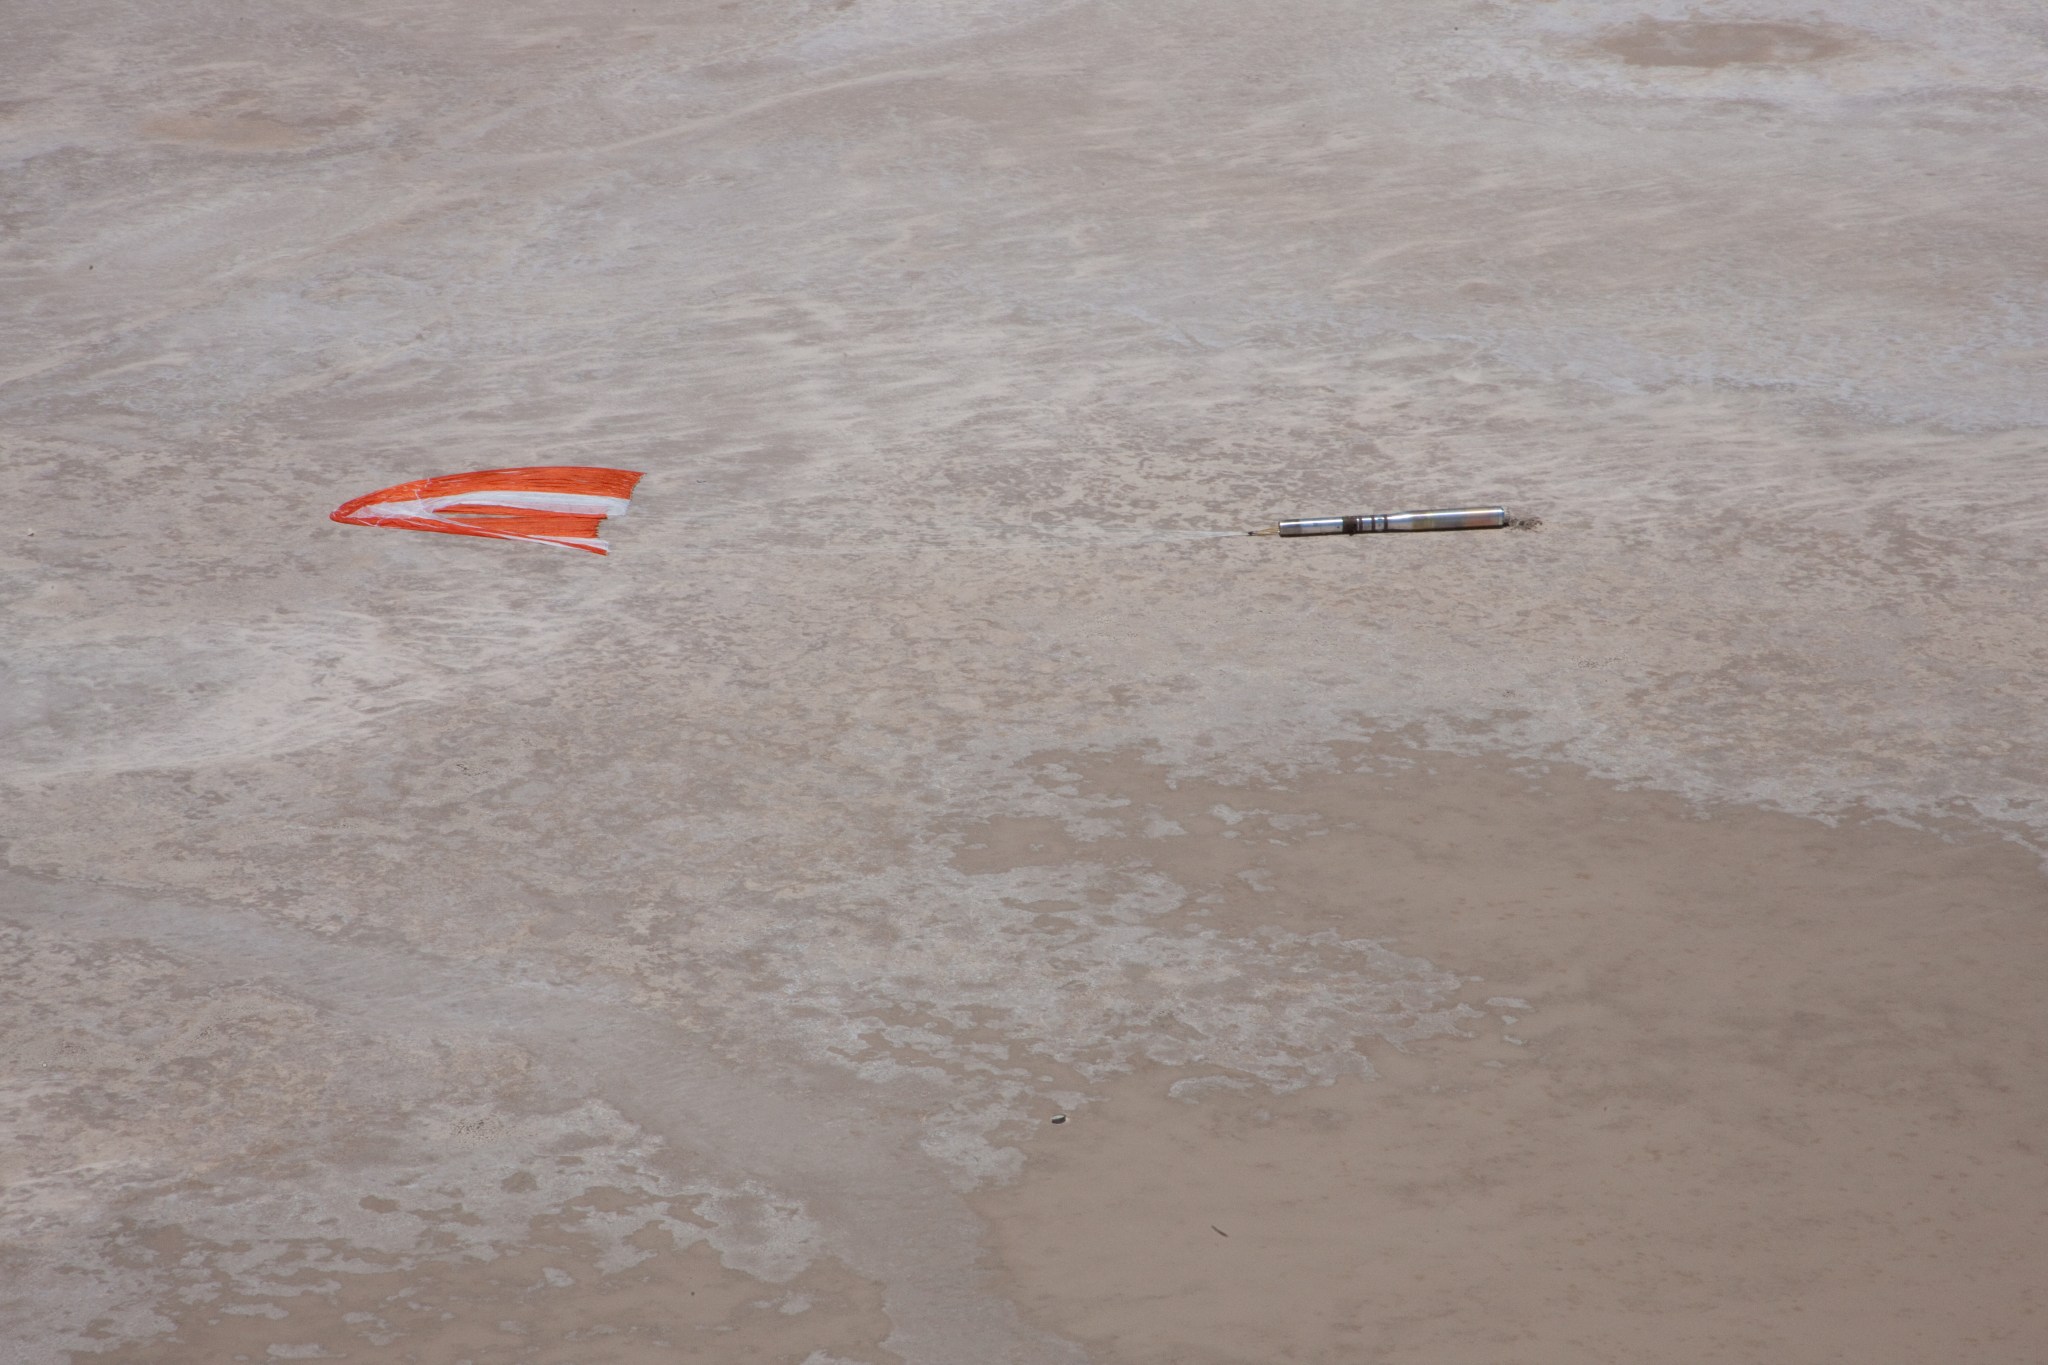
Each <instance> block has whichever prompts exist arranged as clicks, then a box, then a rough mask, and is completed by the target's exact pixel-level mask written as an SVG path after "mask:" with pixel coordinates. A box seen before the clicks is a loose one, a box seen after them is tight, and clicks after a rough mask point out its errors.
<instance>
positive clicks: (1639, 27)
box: [1592, 19, 1854, 70]
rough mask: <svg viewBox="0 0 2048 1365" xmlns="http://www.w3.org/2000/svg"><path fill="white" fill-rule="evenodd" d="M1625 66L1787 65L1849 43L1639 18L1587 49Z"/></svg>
mask: <svg viewBox="0 0 2048 1365" xmlns="http://www.w3.org/2000/svg"><path fill="white" fill-rule="evenodd" d="M1592 46H1593V49H1594V50H1595V51H1596V52H1601V53H1605V54H1606V55H1608V56H1611V57H1619V58H1620V59H1621V60H1622V61H1623V62H1624V63H1626V64H1627V65H1629V66H1680V67H1694V68H1697V69H1699V70H1713V69H1715V68H1718V67H1724V66H1792V65H1797V64H1799V63H1802V62H1818V61H1825V60H1826V59H1827V58H1830V57H1839V56H1841V55H1842V54H1843V53H1845V52H1848V51H1850V50H1851V49H1852V48H1853V47H1854V43H1853V42H1852V41H1851V40H1850V39H1849V37H1848V36H1847V35H1845V34H1843V33H1841V32H1839V31H1837V30H1834V29H1829V28H1822V27H1819V26H1816V25H1810V24H1787V23H1771V22H1764V21H1755V20H1748V21H1714V20H1706V19H1639V20H1637V21H1636V22H1635V23H1633V24H1629V25H1627V26H1626V27H1623V28H1619V29H1616V30H1614V31H1613V32H1611V33H1609V34H1608V35H1607V36H1606V37H1604V38H1602V39H1600V40H1598V41H1597V42H1595V43H1594V44H1593V45H1592Z"/></svg>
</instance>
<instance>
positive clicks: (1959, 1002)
mask: <svg viewBox="0 0 2048 1365" xmlns="http://www.w3.org/2000/svg"><path fill="white" fill-rule="evenodd" d="M1348 766H1349V769H1350V770H1349V771H1345V772H1338V773H1316V774H1302V775H1297V776H1293V777H1289V778H1276V779H1274V780H1270V781H1264V782H1257V783H1251V784H1245V785H1230V784H1220V783H1214V782H1206V781H1189V780H1181V779H1175V778H1172V777H1171V776H1169V774H1168V773H1167V772H1165V771H1164V770H1163V769H1161V768H1159V767H1157V766H1154V765H1151V764H1148V763H1146V762H1144V761H1142V760H1140V759H1138V758H1136V757H1135V756H1130V755H1083V754H1060V755H1053V756H1047V773H1048V778H1047V780H1048V781H1049V782H1059V783H1063V784H1071V785H1072V786H1074V787H1075V788H1076V789H1077V790H1078V791H1079V793H1080V794H1082V795H1084V796H1088V797H1093V798H1096V800H1097V802H1098V803H1099V804H1098V806H1097V808H1096V811H1095V817H1094V818H1096V819H1097V820H1100V821H1107V822H1109V823H1110V825H1112V826H1113V827H1114V829H1113V832H1109V833H1106V834H1103V833H1100V831H1101V829H1102V826H1101V825H1100V824H1095V825H1092V826H1091V827H1090V829H1089V830H1088V831H1085V832H1086V833H1091V834H1099V835H1100V837H1074V836H1073V835H1070V834H1066V833H1063V832H1062V831H1061V830H1059V829H1058V828H1057V827H1056V824H1055V823H1054V822H1050V821H1045V820H1040V819H997V820H992V821H990V822H988V823H987V824H986V825H985V826H981V827H978V828H977V829H975V830H972V831H970V832H969V833H968V837H967V840H966V843H967V845H968V846H964V847H963V849H962V855H963V856H962V861H963V864H966V865H971V866H973V867H975V868H976V869H978V870H987V871H993V870H996V869H998V868H999V867H1000V866H1002V865H1003V864H1005V863H1015V864H1016V865H1020V866H1028V865H1032V864H1035V863H1037V862H1040V861H1042V860H1046V859H1055V858H1064V859H1071V860H1082V861H1095V862H1100V863H1105V864H1110V865H1114V866H1117V867H1122V868H1129V869H1134V870H1139V869H1143V870H1149V871H1151V872H1152V873H1155V874H1158V875H1163V876H1167V877H1170V878H1172V879H1173V880H1174V881H1175V882H1177V883H1178V884H1179V885H1181V886H1182V887H1184V888H1186V890H1187V892H1188V896H1187V901H1186V904H1185V906H1184V908H1183V910H1182V911H1180V912H1178V913H1177V914H1176V915H1174V916H1172V917H1171V918H1172V919H1174V920H1177V921H1179V922H1180V925H1182V926H1184V925H1188V924H1200V925H1204V926H1208V927H1210V928H1213V929H1214V930H1216V931H1217V932H1219V933H1221V934H1224V935H1227V936H1233V937H1236V936H1244V935H1256V934H1259V933H1263V932H1274V931H1289V932H1321V931H1335V932H1336V933H1337V934H1339V935H1340V936H1343V937H1346V938H1350V937H1359V938H1372V939H1376V940H1379V941H1382V942H1384V943H1386V944H1388V945H1389V946H1391V947H1394V948H1396V949H1398V950H1399V951H1401V952H1404V953H1413V954H1418V955H1421V956H1424V957H1426V958H1428V959H1429V960H1430V961H1431V962H1433V963H1435V964H1436V966H1438V967H1440V968H1446V969H1449V970H1452V971H1455V972H1458V973H1460V974H1462V975H1463V977H1464V982H1465V984H1464V988H1463V989H1462V990H1461V991H1460V992H1459V995H1460V998H1461V999H1463V1000H1464V1002H1465V1003H1466V1004H1467V1005H1469V1006H1470V1007H1471V1008H1472V1009H1473V1010H1474V1011H1476V1014H1475V1015H1474V1016H1472V1018H1471V1020H1470V1021H1469V1022H1468V1029H1467V1036H1466V1037H1465V1038H1463V1039H1448V1038H1446V1039H1439V1040H1436V1041H1432V1042H1425V1043H1421V1044H1416V1045H1413V1046H1411V1047H1410V1048H1409V1049H1407V1050H1405V1051H1404V1050H1399V1049H1396V1048H1393V1047H1391V1046H1388V1045H1386V1044H1383V1043H1381V1042H1379V1041H1377V1040H1370V1039H1369V1040H1367V1041H1366V1043H1365V1046H1366V1047H1367V1048H1368V1050H1369V1051H1370V1053H1371V1060H1372V1063H1373V1066H1374V1068H1375V1070H1376V1071H1377V1073H1378V1074H1377V1076H1376V1077H1374V1078H1371V1079H1365V1080H1357V1081H1351V1080H1345V1081H1339V1082H1338V1083H1336V1084H1334V1085H1330V1086H1310V1087H1307V1088H1304V1089H1301V1090H1298V1091H1295V1092H1294V1093H1292V1094H1286V1095H1277V1094H1274V1093H1273V1092H1272V1091H1271V1090H1269V1089H1268V1088H1266V1087H1264V1086H1258V1085H1252V1084H1248V1083H1247V1082H1246V1081H1245V1079H1244V1078H1242V1077H1240V1076H1235V1075H1232V1074H1229V1073H1227V1072H1224V1071H1219V1069H1218V1068H1216V1067H1214V1066H1208V1067H1200V1066H1195V1067H1182V1068H1173V1069H1167V1068H1154V1069H1150V1070H1146V1071H1143V1072H1140V1073H1138V1074H1136V1075H1134V1076H1132V1077H1130V1078H1129V1079H1128V1080H1126V1081H1122V1082H1119V1083H1116V1084H1113V1085H1111V1086H1110V1087H1108V1089H1107V1093H1106V1095H1105V1096H1104V1097H1103V1098H1100V1099H1099V1100H1097V1101H1096V1102H1094V1103H1091V1104H1090V1105H1088V1106H1087V1107H1086V1108H1084V1109H1082V1110H1080V1111H1079V1112H1077V1113H1076V1114H1074V1116H1073V1120H1074V1121H1073V1122H1071V1123H1069V1124H1066V1125H1062V1126H1060V1127H1058V1128H1053V1127H1049V1126H1048V1127H1041V1128H1040V1129H1039V1130H1038V1131H1037V1132H1036V1133H1035V1134H1034V1135H1032V1136H1030V1137H1028V1138H1026V1139H1025V1147H1026V1150H1027V1152H1028V1153H1029V1163H1028V1166H1027V1171H1026V1174H1025V1176H1024V1178H1023V1179H1022V1180H1021V1181H1020V1182H1019V1183H1018V1184H1017V1185H1015V1186H1014V1187H1012V1188H1010V1189H1007V1190H1003V1191H1000V1192H996V1193H992V1194H988V1195H985V1196H982V1197H981V1198H980V1199H979V1201H978V1207H979V1208H980V1210H981V1212H982V1213H983V1214H984V1215H985V1216H987V1217H988V1218H989V1220H990V1222H991V1226H992V1229H993V1238H994V1245H995V1247H996V1250H997V1254H998V1257H999V1260H1000V1263H1001V1266H1002V1273H1003V1275H1004V1276H1005V1282H1004V1289H1005V1291H1006V1292H1007V1293H1009V1294H1011V1295H1013V1296H1014V1297H1015V1298H1016V1299H1017V1301H1018V1302H1019V1303H1020V1305H1022V1306H1023V1308H1024V1309H1025V1310H1026V1311H1027V1313H1028V1314H1030V1315H1031V1317H1032V1318H1033V1320H1035V1321H1036V1322H1038V1323H1039V1324H1040V1325H1042V1326H1045V1327H1047V1328H1049V1329H1051V1330H1054V1331H1057V1332H1060V1333H1062V1334H1065V1335H1068V1336H1071V1337H1074V1338H1078V1339H1079V1340H1081V1341H1083V1342H1085V1343H1087V1344H1088V1345H1089V1346H1090V1347H1091V1348H1092V1349H1094V1350H1096V1351H1098V1352H1099V1355H1098V1356H1097V1357H1096V1358H1099V1359H1103V1360H1115V1361H1118V1362H1120V1363H1121V1365H1149V1363H1151V1362H1167V1361H1172V1362H1175V1363H1176V1365H1225V1363H1226V1362H1240V1361H1245V1360H1254V1359H1302V1360H1390V1361H1391V1360H1403V1361H1407V1360H1414V1361H1423V1360H1517V1361H1529V1362H1548V1361H1567V1360H1572V1361H1576V1360H1595V1359H1630V1360H1652V1359H1669V1358H1684V1359H1692V1360H1709V1359H1711V1360H1731V1361H1732V1360H1762V1359H1800V1360H1819V1359H1834V1358H1837V1357H1838V1356H1839V1357H1841V1358H1845V1359H1846V1358H1851V1357H1854V1358H1857V1359H1873V1360H1875V1359H1933V1358H1941V1359H1948V1360H1957V1361H1970V1362H1982V1365H2002V1362H2007V1361H2011V1360H2016V1359H2021V1358H2031V1357H2033V1356H2035V1355H2038V1354H2040V1352H2041V1350H2042V1349H2043V1348H2044V1347H2048V1295H2044V1294H2043V1293H2042V1292H2041V1289H2040V1286H2039V1283H2038V1276H2037V1275H2036V1274H2034V1266H2035V1264H2036V1261H2037V1256H2036V1250H2035V1242H2036V1231H2035V1230H2036V1229H2038V1227H2039V1226H2040V1223H2041V1221H2042V1219H2043V1218H2044V1217H2048V1176H2044V1175H2043V1172H2042V1167H2041V1165H2040V1159H2039V1134H2040V1133H2041V1131H2042V1130H2043V1129H2044V1127H2048V1086H2044V1085H2043V1084H2042V1082H2041V1080H2040V1078H2041V1076H2043V1075H2044V1074H2048V1044H2044V1043H2043V1041H2042V1040H2043V1039H2044V1038H2048V1004H2044V997H2043V996H2042V994H2041V993H2040V991H2039V990H2038V989H2037V987H2036V980H2037V977H2038V969H2039V964H2040V963H2041V961H2042V960H2043V959H2044V958H2048V882H2044V880H2043V878H2042V876H2041V875H2040V872H2039V870H2038V867H2037V864H2036V860H2035V858H2034V857H2033V856H2032V855H2031V854H2029V853H2027V852H2026V851H2024V850H2022V849H2020V848H2018V847H2016V846H2014V845H2011V844H2008V843H2003V842H2000V841H1999V840H1997V839H1996V837H1995V836H1992V835H1990V834H1987V833H1985V832H1982V831H1977V832H1974V833H1966V832H1960V831H1959V832H1955V833H1953V834H1952V835H1951V836H1949V837H1944V836H1943V835H1941V834H1937V833H1933V832H1927V831H1916V830H1908V829H1904V828H1901V827H1898V826H1896V825H1890V824H1886V823H1882V822H1877V821H1851V822H1845V823H1843V824H1841V825H1839V826H1837V827H1832V828H1831V827H1829V826H1827V825H1823V824H1820V823H1817V822H1814V821H1811V820H1804V819H1798V818H1794V817H1791V816H1784V815H1776V814H1771V813H1767V812H1761V811H1756V810H1731V811H1723V812H1719V813H1716V814H1713V815H1712V816H1703V815H1702V814H1701V813H1700V812H1698V811H1696V810H1693V809H1691V808H1689V807H1687V806H1686V805H1685V804H1684V803H1682V802H1680V801H1678V800H1675V799H1673V798H1670V797H1666V796H1662V795H1657V794H1652V793H1645V792H1632V791H1625V790H1621V789H1617V788H1615V787H1614V786H1612V785H1609V784H1606V783H1602V782H1597V781H1592V780H1589V779H1588V778H1586V777H1585V776H1584V775H1582V774H1580V773H1577V772H1575V771H1571V770H1568V769H1564V768H1562V767H1555V768H1544V769H1538V768H1535V767H1516V766H1504V765H1502V764H1500V763H1497V762H1487V761H1483V760H1478V759H1468V758H1446V757H1442V756H1437V755H1420V754H1417V755H1409V756H1405V757H1404V756H1401V755H1398V754H1394V753H1390V752H1372V751H1361V752H1359V753H1357V754H1355V755H1354V756H1353V758H1352V760H1351V762H1350V763H1349V765H1348ZM1116 802H1122V803H1124V804H1122V805H1116V804H1112V803H1116ZM972 845H979V847H972ZM1162 927H1163V926H1162ZM1177 927H1179V926H1177ZM1218 1228H1220V1229H1225V1230H1227V1232H1228V1237H1227V1239H1226V1238H1222V1237H1218V1236H1217V1235H1216V1233H1215V1232H1214V1231H1212V1229H1218Z"/></svg>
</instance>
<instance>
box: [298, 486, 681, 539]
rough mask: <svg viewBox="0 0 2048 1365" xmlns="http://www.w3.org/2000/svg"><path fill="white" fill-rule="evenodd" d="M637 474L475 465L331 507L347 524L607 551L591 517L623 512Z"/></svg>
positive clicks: (594, 518) (602, 516)
mask: <svg viewBox="0 0 2048 1365" xmlns="http://www.w3.org/2000/svg"><path fill="white" fill-rule="evenodd" d="M641 477H642V476H641V475H640V474H638V473H636V472H634V471H633V470H630V469H595V468H589V467H586V466H582V465H538V466H534V467H531V468H527V469H480V470H478V471H476V472H475V473H473V474H443V475H442V476H441V477H439V478H436V479H415V480H414V481H413V482H411V483H401V484H396V485H394V486H392V487H390V488H380V489H378V490H377V491H376V492H375V493H365V494H363V496H361V497H360V498H351V499H349V500H348V501H347V502H345V503H343V504H342V505H341V506H339V507H337V508H335V509H334V513H333V517H334V520H336V521H341V522H347V523H348V524H350V525H352V526H393V527H397V528H398V529H399V530H403V531H438V532H440V533H441V534H443V535H449V536H486V537H488V538H490V539H492V540H532V541H538V542H539V543H541V544H543V545H560V546H563V547H565V548H567V549H571V550H588V551H590V553H592V554H594V555H601V554H609V553H610V552H611V547H610V546H609V545H607V544H605V543H604V542H603V541H602V540H600V539H598V536H597V527H598V523H599V522H601V521H603V520H604V519H605V518H606V517H619V516H624V515H625V513H626V507H627V503H628V501H629V500H630V499H631V498H632V496H633V485H635V484H637V483H639V482H640V479H641Z"/></svg>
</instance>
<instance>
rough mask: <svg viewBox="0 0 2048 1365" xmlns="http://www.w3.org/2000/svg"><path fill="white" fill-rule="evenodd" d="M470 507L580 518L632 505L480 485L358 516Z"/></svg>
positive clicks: (378, 506)
mask: <svg viewBox="0 0 2048 1365" xmlns="http://www.w3.org/2000/svg"><path fill="white" fill-rule="evenodd" d="M469 506H475V507H511V508H517V509H518V510H520V511H523V512H566V513H569V514H571V515H574V516H583V517H622V516H624V515H626V509H627V507H629V506H631V504H630V503H629V502H628V501H627V500H626V499H625V498H607V497H600V496H599V495H597V494H595V493H536V492H533V491H531V490H527V489H513V488H506V489H493V488H480V489H478V490H477V491H476V492H474V493H443V494H440V495H439V496H436V497H431V498H407V499H405V500H403V501H398V502H379V503H372V504H371V505H370V506H368V507H365V508H364V509H363V510H362V511H361V512H360V513H358V515H361V516H379V517H436V516H439V515H440V513H441V509H442V508H444V507H469Z"/></svg>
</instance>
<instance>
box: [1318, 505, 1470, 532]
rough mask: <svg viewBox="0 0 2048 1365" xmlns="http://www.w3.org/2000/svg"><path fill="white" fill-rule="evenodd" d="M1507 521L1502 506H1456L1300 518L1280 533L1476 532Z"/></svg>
mask: <svg viewBox="0 0 2048 1365" xmlns="http://www.w3.org/2000/svg"><path fill="white" fill-rule="evenodd" d="M1507 524H1508V509H1507V508H1505V507H1456V508H1449V509H1446V510H1443V511H1437V512H1382V513H1367V514H1366V515H1364V516H1358V517H1302V518H1300V519H1298V520H1295V521H1283V522H1281V523H1280V525H1279V528H1278V529H1279V532H1280V534H1281V535H1283V536H1357V535H1365V534H1367V533H1369V532H1373V531H1479V530H1487V529H1490V528H1493V527H1496V526H1505V525H1507Z"/></svg>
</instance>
